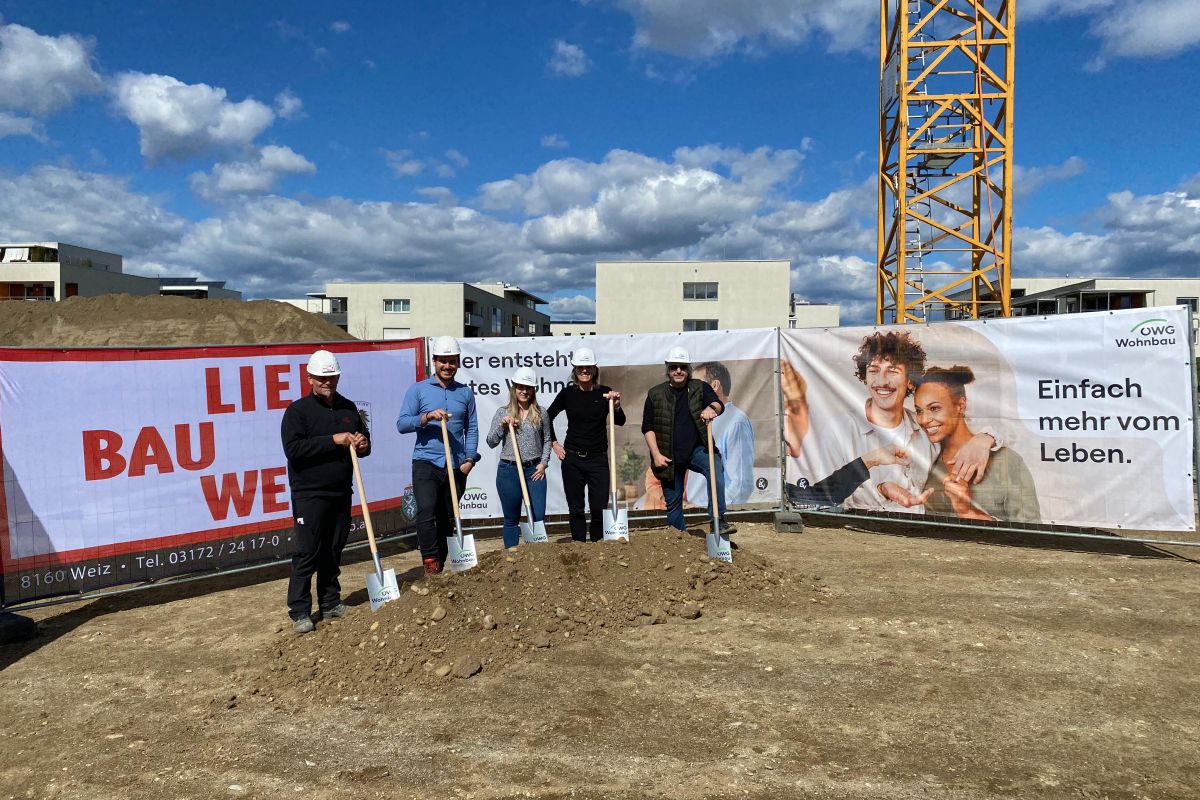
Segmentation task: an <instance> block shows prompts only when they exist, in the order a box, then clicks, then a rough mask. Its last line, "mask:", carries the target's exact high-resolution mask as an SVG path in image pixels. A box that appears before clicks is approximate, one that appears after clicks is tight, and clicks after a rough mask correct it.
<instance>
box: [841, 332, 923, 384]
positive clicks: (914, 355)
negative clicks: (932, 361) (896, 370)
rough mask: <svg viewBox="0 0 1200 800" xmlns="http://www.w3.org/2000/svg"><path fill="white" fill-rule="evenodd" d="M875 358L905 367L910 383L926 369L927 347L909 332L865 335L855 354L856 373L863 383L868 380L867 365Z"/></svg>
mask: <svg viewBox="0 0 1200 800" xmlns="http://www.w3.org/2000/svg"><path fill="white" fill-rule="evenodd" d="M875 359H880V360H883V361H890V362H892V363H893V364H895V365H896V366H902V367H904V368H905V369H906V370H907V371H908V379H909V382H910V383H913V382H915V381H916V380H917V376H919V375H920V374H921V373H922V372H924V371H925V348H923V347H921V343H920V342H918V341H916V340H914V339H913V338H912V337H911V336H910V335H909V334H907V333H899V332H896V331H889V332H888V333H873V334H871V335H870V336H864V337H863V340H862V344H861V345H860V346H859V348H858V352H857V353H855V354H854V374H855V375H856V376H857V377H858V379H859V380H860V381H862V382H863V383H866V382H867V367H868V366H870V364H871V362H872V361H874V360H875Z"/></svg>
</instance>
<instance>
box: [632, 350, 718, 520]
mask: <svg viewBox="0 0 1200 800" xmlns="http://www.w3.org/2000/svg"><path fill="white" fill-rule="evenodd" d="M666 367H667V380H666V381H665V382H664V383H660V384H658V385H657V386H652V387H650V391H649V392H647V394H646V405H645V407H644V408H643V410H642V434H643V435H644V436H645V437H646V445H647V446H648V447H649V448H650V469H651V470H652V471H653V472H654V477H656V478H658V480H659V482H660V483H661V484H662V491H663V499H664V500H665V501H666V504H667V524H668V525H670V526H671V527H672V528H675V529H676V530H681V531H682V530H686V526H685V525H684V521H683V490H684V477H685V476H686V474H687V472H688V471H689V470H690V471H692V472H697V473H699V474H701V475H703V476H704V479H705V480H706V481H709V480H715V481H716V484H717V519H718V520H719V521H720V522H719V527H718V530H719V531H720V533H721V535H723V536H729V535H731V534H733V533H736V532H737V528H735V527H734V526H733V525H730V524H729V523H728V522H726V521H725V464H724V461H723V460H722V458H721V453H720V451H719V450H716V447H715V445H714V461H715V465H714V470H713V471H714V472H715V473H716V474H715V475H709V474H708V473H709V470H708V426H709V425H711V424H712V421H713V420H714V419H716V418H717V417H718V416H720V415H721V414H722V413H723V412H724V411H725V404H724V403H722V402H721V401H720V399H719V398H718V397H717V393H716V392H715V391H714V390H713V388H712V386H711V385H709V384H708V383H705V382H704V381H699V380H696V379H695V378H693V377H692V359H691V357H690V356H689V355H688V351H687V349H686V348H683V347H672V348H671V351H670V352H669V353H667V361H666ZM708 504H709V509H708V513H709V517H710V518H711V517H712V513H713V509H712V508H711V506H712V495H711V493H710V494H709V501H708Z"/></svg>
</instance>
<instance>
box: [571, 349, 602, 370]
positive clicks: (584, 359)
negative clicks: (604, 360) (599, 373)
mask: <svg viewBox="0 0 1200 800" xmlns="http://www.w3.org/2000/svg"><path fill="white" fill-rule="evenodd" d="M571 366H572V367H594V366H596V354H595V353H594V352H592V348H590V347H580V348H579V349H578V350H576V351H575V352H574V353H571Z"/></svg>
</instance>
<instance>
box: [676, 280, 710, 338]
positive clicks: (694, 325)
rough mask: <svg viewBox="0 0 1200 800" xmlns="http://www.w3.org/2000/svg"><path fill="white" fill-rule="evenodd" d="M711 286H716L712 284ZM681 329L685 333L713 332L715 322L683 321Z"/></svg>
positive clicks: (700, 320)
mask: <svg viewBox="0 0 1200 800" xmlns="http://www.w3.org/2000/svg"><path fill="white" fill-rule="evenodd" d="M713 286H716V284H715V283H714V284H713ZM683 329H684V330H685V331H715V330H716V329H717V321H716V320H715V319H685V320H684V321H683Z"/></svg>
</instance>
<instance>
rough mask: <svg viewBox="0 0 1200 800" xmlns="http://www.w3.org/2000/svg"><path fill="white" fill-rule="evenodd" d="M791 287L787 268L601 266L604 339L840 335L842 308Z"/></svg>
mask: <svg viewBox="0 0 1200 800" xmlns="http://www.w3.org/2000/svg"><path fill="white" fill-rule="evenodd" d="M790 286H791V262H789V261H786V260H774V261H597V262H596V332H597V333H600V334H612V333H663V332H670V331H704V330H732V329H737V328H816V327H837V325H838V323H839V318H840V309H839V307H838V306H836V305H825V304H809V303H804V302H797V301H796V300H795V298H794V296H793V295H792V292H791V288H790Z"/></svg>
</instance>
